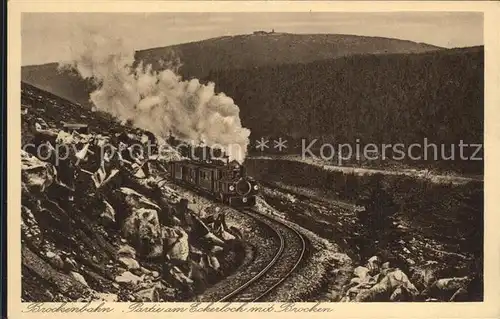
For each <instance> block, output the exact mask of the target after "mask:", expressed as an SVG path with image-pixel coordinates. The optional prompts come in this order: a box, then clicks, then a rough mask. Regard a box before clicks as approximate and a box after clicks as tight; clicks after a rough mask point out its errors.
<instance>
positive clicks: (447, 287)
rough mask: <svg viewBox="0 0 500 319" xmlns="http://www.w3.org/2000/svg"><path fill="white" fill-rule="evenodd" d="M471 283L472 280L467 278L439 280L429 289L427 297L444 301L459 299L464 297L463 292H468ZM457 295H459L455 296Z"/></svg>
mask: <svg viewBox="0 0 500 319" xmlns="http://www.w3.org/2000/svg"><path fill="white" fill-rule="evenodd" d="M469 283H470V278H469V277H467V276H466V277H454V278H442V279H438V280H436V281H435V282H434V283H433V284H432V285H431V286H430V287H429V288H428V291H427V297H430V298H437V299H439V300H443V301H448V300H451V299H459V297H460V295H463V292H462V291H461V290H466V288H467V286H468V284H469ZM457 292H458V294H457ZM455 294H457V295H456V296H454V295H455Z"/></svg>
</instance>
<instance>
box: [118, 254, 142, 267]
mask: <svg viewBox="0 0 500 319" xmlns="http://www.w3.org/2000/svg"><path fill="white" fill-rule="evenodd" d="M118 261H120V262H121V263H122V264H123V265H124V266H126V267H127V269H128V270H137V269H141V265H140V264H139V262H137V260H135V259H133V258H130V257H120V258H118Z"/></svg>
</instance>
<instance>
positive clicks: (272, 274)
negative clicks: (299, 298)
mask: <svg viewBox="0 0 500 319" xmlns="http://www.w3.org/2000/svg"><path fill="white" fill-rule="evenodd" d="M241 212H242V213H244V214H247V215H249V216H251V217H252V218H254V219H257V220H259V221H260V222H262V223H265V224H266V225H267V226H269V227H270V229H272V230H273V231H274V232H275V234H276V238H277V239H278V242H279V246H278V248H277V249H276V250H275V252H274V254H272V255H271V257H272V258H271V259H270V260H268V261H267V262H266V263H265V266H264V267H263V268H261V269H259V271H258V272H256V273H254V274H252V276H251V277H250V278H249V279H247V280H246V281H245V282H244V283H243V284H241V285H240V286H239V287H238V288H236V289H234V290H232V291H231V292H229V293H227V294H226V295H224V296H223V297H222V298H220V299H219V300H217V301H218V302H257V301H265V298H266V296H268V295H269V294H270V293H271V292H272V291H274V290H275V289H276V288H278V287H279V285H280V284H281V283H282V282H283V281H285V279H287V278H288V277H289V276H290V274H292V273H293V271H294V270H296V269H297V267H298V266H299V264H300V262H301V261H302V259H303V258H304V255H305V252H306V240H305V239H304V237H303V236H302V235H301V234H300V233H299V232H298V231H297V230H295V229H293V228H292V227H290V226H288V225H286V224H283V223H280V222H279V221H277V220H275V219H272V218H270V217H267V216H265V215H262V214H260V213H258V212H255V211H253V210H251V209H245V210H242V211H241ZM268 258H269V257H268Z"/></svg>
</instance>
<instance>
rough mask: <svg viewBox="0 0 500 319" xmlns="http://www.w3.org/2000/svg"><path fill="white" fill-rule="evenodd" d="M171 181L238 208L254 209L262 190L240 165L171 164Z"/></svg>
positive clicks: (191, 162) (188, 161) (233, 162)
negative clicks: (257, 195)
mask: <svg viewBox="0 0 500 319" xmlns="http://www.w3.org/2000/svg"><path fill="white" fill-rule="evenodd" d="M168 172H169V175H170V177H171V178H172V179H173V180H174V181H175V182H176V183H178V184H181V185H183V186H186V187H188V188H190V189H193V190H196V191H198V192H200V193H204V194H205V195H208V196H210V197H213V198H215V199H216V200H219V201H220V202H222V203H225V204H228V205H230V206H237V207H251V206H254V205H255V196H256V194H257V192H258V190H259V186H258V185H257V183H256V182H255V180H254V179H252V178H251V177H249V176H246V172H245V167H244V166H242V165H240V164H239V163H238V162H237V161H231V162H229V163H223V162H220V161H205V162H200V161H192V160H182V161H173V162H170V163H169V167H168Z"/></svg>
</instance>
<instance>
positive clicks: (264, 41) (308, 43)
mask: <svg viewBox="0 0 500 319" xmlns="http://www.w3.org/2000/svg"><path fill="white" fill-rule="evenodd" d="M438 49H440V48H439V47H436V46H431V45H428V44H423V43H415V42H411V41H406V40H398V39H389V38H381V37H366V36H356V35H344V34H288V33H267V34H251V35H238V36H227V37H220V38H214V39H208V40H204V41H199V42H192V43H185V44H179V45H174V46H170V47H164V48H153V49H149V50H143V51H139V52H137V54H136V59H137V60H143V61H146V62H147V63H152V64H153V67H155V68H159V67H160V65H159V64H158V61H160V60H161V59H165V58H168V57H169V56H171V54H174V55H175V56H178V57H179V58H180V60H181V61H182V63H183V64H184V66H183V68H182V69H181V72H182V75H184V76H185V77H197V78H203V77H206V76H208V74H209V73H210V71H211V70H231V69H242V68H253V67H259V66H265V65H280V64H288V63H290V64H293V63H308V62H312V61H318V60H326V59H334V58H338V57H343V56H350V55H357V54H384V53H419V52H427V51H432V50H438Z"/></svg>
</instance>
